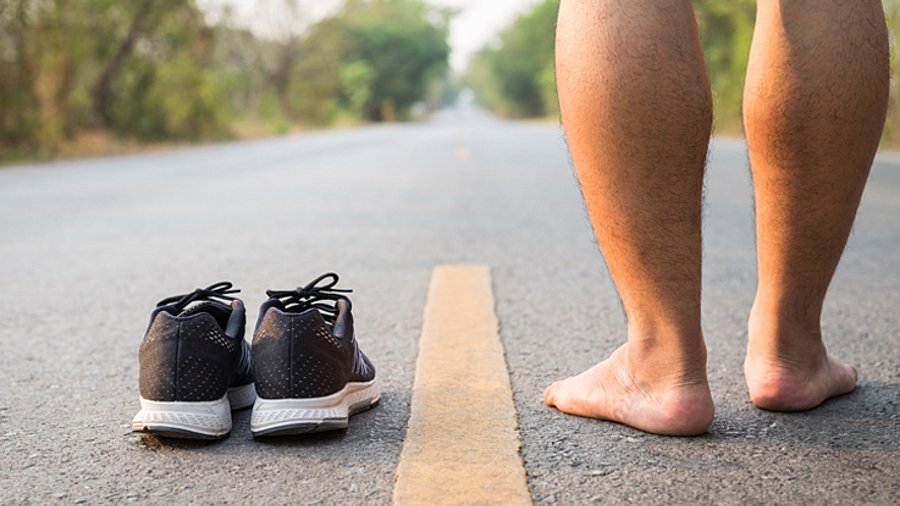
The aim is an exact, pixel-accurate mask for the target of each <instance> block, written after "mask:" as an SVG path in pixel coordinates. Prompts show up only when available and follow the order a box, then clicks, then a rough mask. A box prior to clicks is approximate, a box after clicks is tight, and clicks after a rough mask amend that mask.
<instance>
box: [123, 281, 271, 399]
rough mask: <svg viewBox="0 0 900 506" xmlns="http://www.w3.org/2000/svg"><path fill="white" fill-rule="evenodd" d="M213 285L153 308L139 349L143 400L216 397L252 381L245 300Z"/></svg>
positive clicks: (167, 300)
mask: <svg viewBox="0 0 900 506" xmlns="http://www.w3.org/2000/svg"><path fill="white" fill-rule="evenodd" d="M220 285H221V284H220ZM227 285H228V286H227V288H230V286H231V284H230V283H227ZM216 286H219V285H213V286H212V287H210V288H214V287H216ZM210 288H207V289H203V290H198V291H196V292H193V293H192V294H188V295H185V296H179V297H172V298H169V299H166V300H163V301H161V302H160V304H159V305H158V307H157V308H156V310H154V311H153V313H152V315H151V317H150V325H149V326H148V328H147V333H146V335H145V336H144V340H143V341H142V343H141V347H140V353H139V358H140V391H141V397H143V398H144V399H148V400H153V401H165V402H171V401H180V402H196V401H213V400H217V399H220V398H222V396H224V395H225V394H226V392H227V391H228V388H229V387H233V386H240V385H246V384H248V383H250V382H252V381H253V377H252V368H251V362H250V349H249V346H248V344H247V342H246V341H245V340H244V326H245V323H246V314H245V310H244V304H243V303H242V302H241V301H240V300H237V299H233V298H232V297H230V296H227V295H225V294H222V293H219V292H216V291H215V290H210ZM201 292H202V293H201ZM192 295H193V298H190V297H191V296H192ZM188 298H190V300H188ZM223 301H224V302H223ZM226 302H227V304H226Z"/></svg>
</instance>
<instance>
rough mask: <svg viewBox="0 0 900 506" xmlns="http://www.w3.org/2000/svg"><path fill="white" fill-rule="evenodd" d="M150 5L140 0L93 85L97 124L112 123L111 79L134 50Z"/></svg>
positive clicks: (105, 124)
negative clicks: (127, 25) (121, 36)
mask: <svg viewBox="0 0 900 506" xmlns="http://www.w3.org/2000/svg"><path fill="white" fill-rule="evenodd" d="M152 6H153V0H143V2H141V4H140V6H139V7H138V10H137V12H136V13H135V15H134V19H133V20H132V22H131V27H129V29H128V34H127V35H126V36H125V38H124V39H123V40H122V42H121V44H119V49H118V50H117V51H116V52H115V54H114V55H113V57H112V59H110V60H109V62H107V64H106V67H104V68H103V72H102V73H101V74H100V79H99V80H98V81H97V85H96V86H95V87H94V93H93V99H94V118H95V121H97V123H98V124H99V126H102V127H108V126H109V125H110V123H112V111H111V110H110V102H111V101H112V94H111V92H110V91H111V87H112V82H113V79H114V78H115V77H116V74H118V73H119V70H121V68H122V64H123V63H125V59H126V58H128V56H129V55H130V54H131V52H132V50H134V45H135V43H136V42H137V40H138V38H139V37H140V36H141V32H143V30H144V29H145V26H144V23H145V22H146V19H147V17H148V15H149V14H150V11H151V7H152Z"/></svg>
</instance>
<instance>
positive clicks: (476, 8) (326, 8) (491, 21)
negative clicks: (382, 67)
mask: <svg viewBox="0 0 900 506" xmlns="http://www.w3.org/2000/svg"><path fill="white" fill-rule="evenodd" d="M426 2H427V3H429V4H432V5H435V6H440V7H452V8H455V9H458V10H459V14H457V15H456V16H455V17H454V18H453V20H452V21H451V22H450V34H449V36H448V40H447V42H448V43H449V44H450V49H451V53H450V67H451V69H452V70H453V71H454V72H456V73H461V72H463V71H465V68H466V65H467V64H468V62H469V59H470V58H471V57H472V55H473V54H474V53H475V52H477V51H478V50H479V49H481V48H482V47H484V46H485V45H486V44H488V43H490V42H491V41H492V40H493V39H494V37H495V36H496V35H497V34H498V33H499V32H500V31H501V30H502V29H503V28H505V27H506V26H508V25H509V24H510V23H512V21H513V20H514V19H515V18H516V16H517V15H518V14H520V13H522V12H524V11H525V10H527V9H528V8H529V7H531V6H532V5H535V4H536V3H537V2H538V0H492V1H490V2H485V1H484V0H426ZM199 3H200V6H201V7H202V8H204V9H206V10H207V11H215V10H216V9H217V8H220V7H222V6H229V7H230V8H231V9H233V10H234V14H235V19H236V20H237V23H238V24H240V25H242V26H247V27H249V28H251V29H253V30H254V31H256V32H258V33H274V32H278V31H284V30H290V28H287V27H285V26H284V25H282V26H280V27H279V26H276V25H277V24H279V23H284V21H285V17H284V16H282V14H283V12H284V11H283V9H277V10H276V9H273V8H272V6H273V5H274V3H273V2H265V3H262V2H261V0H200V2H199ZM339 3H340V2H339V1H338V0H318V1H316V2H309V1H307V2H304V1H302V0H301V1H300V5H301V6H302V7H303V8H305V9H307V10H306V12H305V13H301V14H300V15H299V18H300V19H299V21H300V22H306V23H309V22H310V21H315V20H316V19H320V18H322V17H325V16H327V15H328V14H329V13H330V12H331V11H332V10H334V8H335V7H336V6H337V5H339ZM213 17H215V16H214V15H213Z"/></svg>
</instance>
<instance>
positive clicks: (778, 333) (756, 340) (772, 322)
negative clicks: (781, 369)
mask: <svg viewBox="0 0 900 506" xmlns="http://www.w3.org/2000/svg"><path fill="white" fill-rule="evenodd" d="M747 327H748V341H747V355H748V357H752V358H754V359H757V360H762V361H765V362H772V363H776V364H777V363H784V364H785V365H794V366H797V367H805V366H812V365H814V364H815V363H816V362H818V361H819V360H820V359H821V358H822V357H824V356H825V354H826V353H825V346H824V344H823V342H822V327H821V323H820V321H819V315H818V314H817V313H815V314H807V313H800V314H797V313H794V314H792V313H790V312H786V311H783V310H781V308H777V307H771V306H768V305H764V304H760V302H759V299H757V302H755V303H754V304H753V309H752V310H751V311H750V318H749V319H748V322H747Z"/></svg>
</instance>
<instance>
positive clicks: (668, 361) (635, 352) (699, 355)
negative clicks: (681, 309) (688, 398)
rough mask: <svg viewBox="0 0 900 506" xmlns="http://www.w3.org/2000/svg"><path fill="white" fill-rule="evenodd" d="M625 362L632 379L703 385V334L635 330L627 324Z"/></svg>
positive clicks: (664, 384)
mask: <svg viewBox="0 0 900 506" xmlns="http://www.w3.org/2000/svg"><path fill="white" fill-rule="evenodd" d="M627 353H628V356H627V364H628V368H629V370H630V371H631V373H632V375H633V376H634V379H635V380H636V381H638V382H641V383H644V384H648V385H652V386H654V387H661V388H672V387H682V386H687V385H707V384H708V381H707V375H706V345H705V344H704V343H703V334H702V333H700V332H699V330H698V331H696V333H693V332H692V333H690V334H685V333H666V332H657V333H656V334H651V335H647V334H638V333H637V332H636V331H632V329H631V328H629V332H628V346H627Z"/></svg>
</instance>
